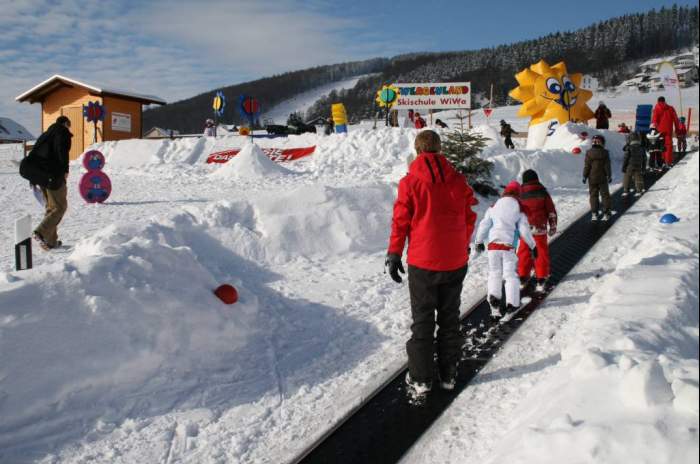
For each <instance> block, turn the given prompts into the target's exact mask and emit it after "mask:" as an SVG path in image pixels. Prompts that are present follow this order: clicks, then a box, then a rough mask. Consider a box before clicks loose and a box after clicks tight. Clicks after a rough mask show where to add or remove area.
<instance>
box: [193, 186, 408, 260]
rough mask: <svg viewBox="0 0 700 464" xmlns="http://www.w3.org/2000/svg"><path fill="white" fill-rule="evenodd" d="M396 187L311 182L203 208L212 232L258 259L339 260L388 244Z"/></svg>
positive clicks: (235, 249)
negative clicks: (346, 255) (258, 196)
mask: <svg viewBox="0 0 700 464" xmlns="http://www.w3.org/2000/svg"><path fill="white" fill-rule="evenodd" d="M394 195H395V192H394V189H393V188H391V187H390V186H388V185H382V184H380V185H376V186H366V187H363V188H361V189H358V188H338V187H330V186H322V185H309V186H305V187H299V188H295V189H293V190H290V191H289V192H287V193H281V194H277V195H274V196H268V197H264V198H259V199H257V200H255V201H244V202H219V203H215V204H213V205H210V206H208V207H207V208H206V209H205V210H204V211H203V212H202V213H201V221H202V222H203V223H204V224H206V226H207V228H208V230H209V231H210V233H211V234H213V235H215V236H217V237H218V238H219V240H221V242H222V243H223V244H224V245H225V246H226V247H228V248H230V249H231V250H234V251H235V252H236V253H238V254H240V255H241V256H243V257H245V258H247V259H251V260H255V261H269V262H274V263H281V262H287V261H290V260H292V259H295V258H297V257H306V258H310V257H313V258H316V259H326V258H327V259H331V258H333V259H337V258H338V257H340V256H342V255H345V254H347V253H373V252H377V251H379V250H381V249H383V248H384V247H385V246H386V241H387V238H388V231H389V228H390V221H391V208H392V206H393V199H394Z"/></svg>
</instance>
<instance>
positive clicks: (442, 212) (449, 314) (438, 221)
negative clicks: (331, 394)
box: [385, 130, 476, 398]
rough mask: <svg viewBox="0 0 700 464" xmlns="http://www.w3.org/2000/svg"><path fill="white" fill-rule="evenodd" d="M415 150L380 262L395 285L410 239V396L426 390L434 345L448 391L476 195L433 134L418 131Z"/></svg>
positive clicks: (456, 350)
mask: <svg viewBox="0 0 700 464" xmlns="http://www.w3.org/2000/svg"><path fill="white" fill-rule="evenodd" d="M415 149H416V153H418V156H417V157H416V159H415V160H414V161H413V162H412V163H411V165H410V167H409V170H408V174H407V175H406V176H405V177H403V178H402V179H401V181H400V182H399V191H398V196H397V198H396V202H395V204H394V213H393V218H392V223H391V237H390V239H389V248H388V251H387V257H386V262H385V265H386V266H387V267H388V269H389V274H390V275H391V278H392V279H393V280H394V281H395V282H397V283H401V282H402V279H401V276H400V275H399V273H405V271H404V268H403V265H402V264H401V255H402V254H403V249H404V245H405V243H406V239H408V253H407V262H408V290H409V294H410V298H411V315H412V317H413V324H412V325H411V338H410V339H409V340H408V342H407V343H406V352H407V353H408V374H407V376H406V383H407V384H408V387H409V393H410V394H411V395H412V396H413V397H414V398H420V397H424V396H425V395H426V394H427V392H428V391H430V389H431V388H432V380H433V371H434V363H435V361H434V354H435V348H437V364H438V371H439V375H440V386H441V387H442V388H443V389H447V390H451V389H453V388H454V385H455V379H456V375H457V366H458V363H459V360H460V356H461V349H462V343H463V339H462V335H461V334H460V331H459V305H460V294H461V292H462V282H463V280H464V277H465V276H466V274H467V265H468V262H469V242H470V239H471V235H472V232H473V231H474V223H475V222H476V214H475V213H474V212H473V211H472V206H473V205H474V204H476V199H475V198H474V193H473V192H472V189H471V188H470V187H469V185H468V184H467V180H466V179H465V177H464V176H463V175H462V174H460V173H459V172H457V171H456V170H455V169H454V168H453V167H452V165H451V164H450V162H449V161H447V158H445V157H444V156H443V155H442V154H440V150H441V147H440V136H439V135H438V134H437V133H436V132H434V131H431V130H425V131H422V132H420V133H419V134H418V136H417V137H416V141H415ZM436 321H437V326H438V331H437V343H436V340H435V336H434V334H435V323H436Z"/></svg>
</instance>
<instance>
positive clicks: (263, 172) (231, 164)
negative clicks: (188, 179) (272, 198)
mask: <svg viewBox="0 0 700 464" xmlns="http://www.w3.org/2000/svg"><path fill="white" fill-rule="evenodd" d="M288 174H293V171H290V170H289V169H287V168H284V167H282V166H280V165H279V164H277V163H275V162H274V161H272V160H271V159H270V158H269V157H268V156H267V155H265V153H263V151H262V149H261V148H260V147H259V146H258V145H255V144H253V143H248V144H247V145H245V146H244V147H243V148H242V149H241V151H240V152H239V153H238V155H236V156H235V157H233V158H232V159H231V160H229V161H228V162H227V163H225V164H224V165H223V166H221V167H220V168H219V169H217V170H216V171H214V172H213V173H212V174H211V177H214V178H217V179H229V178H246V179H260V178H265V177H271V176H284V175H288Z"/></svg>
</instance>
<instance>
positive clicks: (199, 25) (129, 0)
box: [0, 0, 693, 135]
mask: <svg viewBox="0 0 700 464" xmlns="http://www.w3.org/2000/svg"><path fill="white" fill-rule="evenodd" d="M678 3H679V4H692V3H693V2H678ZM672 4H673V2H672V1H668V2H667V1H664V0H654V1H652V0H635V1H609V0H608V1H600V0H589V1H587V2H585V4H584V3H583V2H579V3H576V2H561V1H558V2H555V1H539V0H537V1H531V2H515V1H489V2H481V1H480V2H475V1H471V2H470V1H440V0H433V1H429V2H427V1H413V0H410V1H394V2H387V1H380V0H377V1H369V0H355V1H353V0H346V1H328V0H309V1H304V2H301V1H298V0H277V1H265V0H244V1H240V0H214V1H205V0H201V1H191V0H188V1H185V0H144V1H135V0H122V1H119V0H112V1H97V0H19V1H17V0H0V12H1V14H0V116H5V117H10V118H12V119H15V120H16V121H17V122H19V123H21V124H23V125H25V126H26V127H27V128H28V129H29V130H30V131H32V132H37V131H38V128H39V111H40V109H39V105H28V104H26V103H25V104H18V103H15V101H14V97H15V96H17V95H19V94H20V93H22V92H24V91H25V90H27V89H29V88H31V87H32V86H34V85H36V84H37V83H39V82H41V81H42V80H44V79H46V78H48V77H50V76H51V75H53V74H64V75H67V76H69V77H74V78H76V79H80V80H85V81H87V82H89V83H96V84H102V85H109V86H112V87H117V88H122V89H128V90H133V91H136V92H141V93H148V94H154V95H158V96H160V97H162V98H164V99H166V100H167V101H176V100H179V99H183V98H187V97H190V96H193V95H196V94H198V93H202V92H205V91H207V90H211V89H214V88H216V87H220V86H224V85H231V84H234V83H237V82H243V81H246V80H251V79H255V78H258V77H263V76H267V75H271V74H275V73H281V72H285V71H290V70H294V69H301V68H305V67H308V66H314V65H320V64H330V63H336V62H341V61H348V60H354V59H363V58H369V57H374V56H392V55H396V54H399V53H406V52H414V51H444V50H465V49H477V48H481V47H488V46H493V45H499V44H502V43H510V42H515V41H519V40H523V39H530V38H535V37H538V36H541V35H544V34H547V33H550V32H554V31H558V30H572V29H577V28H579V27H583V26H586V25H589V24H591V23H593V22H596V21H600V20H604V19H607V18H610V17H613V16H619V15H622V14H625V13H631V12H638V11H646V10H648V9H651V8H659V7H661V6H664V5H665V6H670V5H672ZM581 5H582V6H581ZM35 135H38V134H35Z"/></svg>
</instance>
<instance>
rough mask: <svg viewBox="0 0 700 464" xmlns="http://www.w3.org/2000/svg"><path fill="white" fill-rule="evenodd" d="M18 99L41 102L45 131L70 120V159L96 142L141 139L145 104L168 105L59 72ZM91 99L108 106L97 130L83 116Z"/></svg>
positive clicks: (42, 124)
mask: <svg viewBox="0 0 700 464" xmlns="http://www.w3.org/2000/svg"><path fill="white" fill-rule="evenodd" d="M16 100H17V101H18V102H25V101H26V102H29V103H41V131H42V132H43V131H45V130H46V129H47V128H48V127H49V126H50V125H51V124H53V123H54V122H55V121H56V118H57V117H59V116H61V115H63V116H67V117H68V119H70V122H71V132H72V133H73V141H72V144H71V152H70V157H71V159H75V158H77V157H78V156H80V154H81V153H83V151H84V150H85V148H87V147H88V146H89V145H91V144H92V143H95V142H106V141H109V140H123V139H134V138H141V137H142V135H143V126H142V117H141V113H142V110H143V105H150V104H158V105H164V104H165V101H164V100H163V99H161V98H158V97H155V96H152V95H143V94H139V93H136V92H131V91H125V90H117V89H114V88H108V87H104V86H99V85H93V84H86V83H85V82H80V81H77V80H75V79H70V78H68V77H64V76H60V75H58V74H56V75H54V76H52V77H50V78H49V79H47V80H45V81H44V82H42V83H40V84H38V85H36V86H35V87H32V88H31V89H29V90H27V91H26V92H24V93H23V94H22V95H19V96H18V97H17V98H16ZM89 102H99V103H100V104H101V105H103V106H104V108H105V118H104V121H103V122H98V123H97V130H96V131H95V128H94V126H93V123H88V122H87V121H86V120H85V118H84V117H83V105H87V104H88V103H89Z"/></svg>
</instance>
